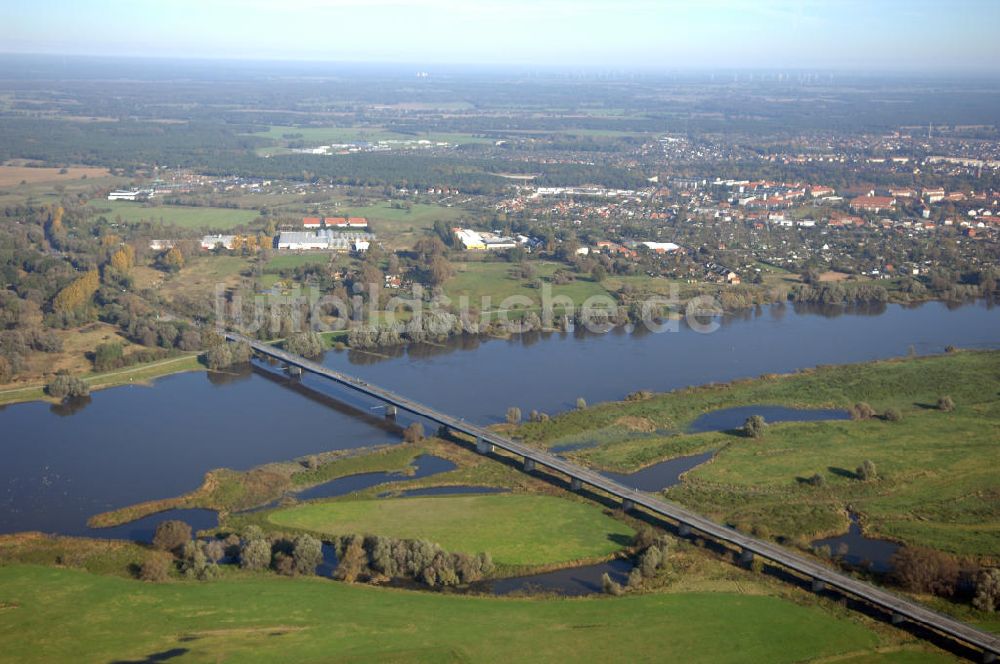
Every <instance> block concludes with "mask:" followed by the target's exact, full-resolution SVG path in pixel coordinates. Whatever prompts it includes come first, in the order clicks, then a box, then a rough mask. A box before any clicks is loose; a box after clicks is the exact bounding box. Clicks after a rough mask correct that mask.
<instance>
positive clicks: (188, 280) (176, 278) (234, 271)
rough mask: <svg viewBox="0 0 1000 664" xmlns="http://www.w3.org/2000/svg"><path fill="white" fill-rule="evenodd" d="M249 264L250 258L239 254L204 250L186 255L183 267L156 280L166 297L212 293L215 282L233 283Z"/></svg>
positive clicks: (205, 295)
mask: <svg viewBox="0 0 1000 664" xmlns="http://www.w3.org/2000/svg"><path fill="white" fill-rule="evenodd" d="M249 267H250V261H249V260H248V259H246V258H243V257H241V256H226V255H219V256H213V255H211V254H206V255H202V256H192V257H188V258H187V259H186V262H185V264H184V267H183V268H181V271H180V272H178V273H177V274H175V275H170V276H169V277H166V278H164V279H162V281H160V282H157V283H158V284H159V285H158V286H157V287H158V288H159V289H160V291H161V293H162V294H163V295H164V296H165V297H167V298H168V299H169V298H172V297H174V296H177V295H185V296H190V297H194V296H195V295H196V294H197V296H198V297H211V296H212V294H213V293H214V292H215V286H216V284H222V285H223V286H227V287H228V286H233V285H235V284H237V283H239V280H240V274H241V273H242V272H243V271H244V270H247V269H248V268H249Z"/></svg>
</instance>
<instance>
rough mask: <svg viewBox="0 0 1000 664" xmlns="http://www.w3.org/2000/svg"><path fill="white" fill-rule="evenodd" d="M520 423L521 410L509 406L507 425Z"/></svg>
mask: <svg viewBox="0 0 1000 664" xmlns="http://www.w3.org/2000/svg"><path fill="white" fill-rule="evenodd" d="M520 421H521V409H520V408H518V407H516V406H511V407H510V408H508V409H507V424H517V423H519V422H520Z"/></svg>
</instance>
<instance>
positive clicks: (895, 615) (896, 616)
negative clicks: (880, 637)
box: [889, 612, 906, 625]
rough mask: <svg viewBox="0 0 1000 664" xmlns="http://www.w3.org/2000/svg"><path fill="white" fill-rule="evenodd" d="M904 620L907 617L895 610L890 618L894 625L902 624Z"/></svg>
mask: <svg viewBox="0 0 1000 664" xmlns="http://www.w3.org/2000/svg"><path fill="white" fill-rule="evenodd" d="M904 620H906V618H904V617H903V616H902V615H901V614H899V613H896V612H893V614H892V617H891V618H889V622H891V623H892V624H893V625H899V624H902V622H903V621H904Z"/></svg>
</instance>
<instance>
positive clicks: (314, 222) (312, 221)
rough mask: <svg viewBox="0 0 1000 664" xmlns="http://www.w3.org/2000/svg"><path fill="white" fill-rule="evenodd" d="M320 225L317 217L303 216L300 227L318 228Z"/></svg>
mask: <svg viewBox="0 0 1000 664" xmlns="http://www.w3.org/2000/svg"><path fill="white" fill-rule="evenodd" d="M321 225H322V223H321V222H320V218H319V217H303V218H302V228H319V227H320V226H321Z"/></svg>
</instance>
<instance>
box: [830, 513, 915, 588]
mask: <svg viewBox="0 0 1000 664" xmlns="http://www.w3.org/2000/svg"><path fill="white" fill-rule="evenodd" d="M812 546H813V548H814V549H815V548H817V547H821V546H828V547H830V553H831V555H833V557H834V558H840V559H842V560H843V561H844V562H846V563H847V564H849V565H852V566H855V567H864V568H866V569H870V570H871V571H873V572H878V573H880V574H884V573H886V572H890V571H892V564H891V560H892V556H893V554H895V553H896V551H898V550H899V547H900V545H899V544H896V543H895V542H890V541H888V540H883V539H874V538H870V537H865V535H864V534H863V533H862V532H861V524H859V523H858V517H857V516H856V515H854V514H852V515H851V527H850V528H849V529H848V531H847V532H846V533H845V534H843V535H837V536H836V537H827V538H825V539H818V540H816V541H814V542H813V543H812Z"/></svg>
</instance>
